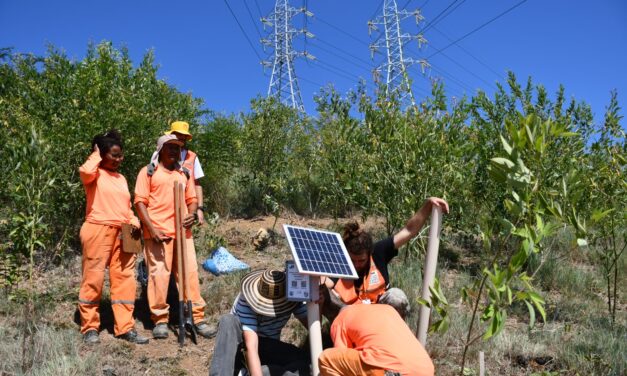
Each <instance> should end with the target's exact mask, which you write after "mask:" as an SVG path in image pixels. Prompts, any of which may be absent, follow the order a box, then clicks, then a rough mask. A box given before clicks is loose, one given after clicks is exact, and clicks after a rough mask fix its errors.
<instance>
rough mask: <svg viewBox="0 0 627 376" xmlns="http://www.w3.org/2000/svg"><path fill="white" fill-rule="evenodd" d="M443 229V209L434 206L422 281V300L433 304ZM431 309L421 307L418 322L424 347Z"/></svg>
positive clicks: (419, 335)
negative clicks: (432, 294) (431, 290)
mask: <svg viewBox="0 0 627 376" xmlns="http://www.w3.org/2000/svg"><path fill="white" fill-rule="evenodd" d="M441 227H442V209H440V208H439V207H437V206H434V207H433V209H431V228H429V240H428V242H427V257H426V258H425V269H424V274H423V279H422V298H423V299H424V300H426V301H427V302H429V303H431V292H430V291H429V287H433V280H434V279H435V269H436V266H437V264H438V248H439V246H440V229H441ZM430 315H431V309H430V308H429V307H427V306H420V317H419V319H418V320H419V321H418V341H420V343H421V344H422V346H424V347H426V345H427V330H428V329H429V317H430Z"/></svg>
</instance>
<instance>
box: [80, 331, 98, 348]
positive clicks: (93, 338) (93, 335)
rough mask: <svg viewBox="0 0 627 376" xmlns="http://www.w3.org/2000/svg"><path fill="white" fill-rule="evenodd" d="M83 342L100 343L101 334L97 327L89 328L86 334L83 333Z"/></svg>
mask: <svg viewBox="0 0 627 376" xmlns="http://www.w3.org/2000/svg"><path fill="white" fill-rule="evenodd" d="M83 342H85V343H86V344H88V345H93V344H96V343H100V336H99V335H98V331H97V330H96V329H91V330H88V331H87V332H86V333H85V334H83Z"/></svg>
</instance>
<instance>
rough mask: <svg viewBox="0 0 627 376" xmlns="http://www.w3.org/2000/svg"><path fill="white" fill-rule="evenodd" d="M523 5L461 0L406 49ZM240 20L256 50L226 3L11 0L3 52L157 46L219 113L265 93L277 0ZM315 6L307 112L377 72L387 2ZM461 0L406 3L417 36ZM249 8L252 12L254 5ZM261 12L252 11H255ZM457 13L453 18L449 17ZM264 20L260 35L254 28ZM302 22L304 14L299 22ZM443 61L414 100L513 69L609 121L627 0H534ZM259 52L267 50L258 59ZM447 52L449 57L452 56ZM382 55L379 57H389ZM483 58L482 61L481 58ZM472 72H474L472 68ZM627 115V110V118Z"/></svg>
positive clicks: (239, 4)
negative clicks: (378, 22)
mask: <svg viewBox="0 0 627 376" xmlns="http://www.w3.org/2000/svg"><path fill="white" fill-rule="evenodd" d="M519 2H520V0H475V1H464V0H457V2H455V4H454V5H453V6H452V7H451V8H449V10H452V9H454V11H452V12H451V13H450V14H448V15H447V16H446V17H445V18H443V19H441V20H440V21H439V22H437V23H435V25H434V26H433V27H431V28H430V29H429V30H427V31H426V33H425V37H426V38H427V39H428V40H429V41H430V42H431V43H432V44H431V45H428V46H427V47H426V48H423V49H422V50H419V49H418V48H417V44H415V43H413V44H411V45H408V47H407V48H406V54H407V55H409V56H414V57H418V58H420V57H427V56H430V55H431V54H433V53H435V52H437V50H438V49H440V48H443V47H445V46H447V45H448V44H449V43H450V42H449V39H448V38H450V39H452V40H456V39H457V38H459V37H462V36H464V35H465V34H466V33H468V32H470V31H472V30H473V29H475V28H476V27H478V26H480V25H482V24H483V23H485V22H487V21H489V20H490V19H492V18H493V17H495V16H497V15H499V14H500V13H502V12H504V11H505V10H507V9H509V8H511V7H512V6H514V5H516V4H517V3H519ZM228 3H229V5H230V6H231V8H232V9H233V11H234V13H235V15H236V17H237V19H238V20H239V22H240V23H241V25H242V27H243V28H244V30H245V32H246V34H247V35H248V37H249V38H250V39H251V41H252V42H253V44H254V50H253V48H252V47H251V46H250V45H249V43H248V42H247V40H246V38H245V36H244V33H242V31H241V30H240V29H239V27H238V25H237V23H236V21H235V19H234V18H233V16H232V15H231V13H230V12H229V10H228V8H227V6H226V4H225V2H224V0H210V1H208V0H205V1H181V2H172V1H160V0H159V1H119V0H108V1H64V0H58V1H30V0H21V1H9V0H0V46H1V47H14V49H15V51H17V52H33V53H35V54H43V53H45V50H46V45H47V44H49V43H50V44H53V45H54V46H56V47H58V48H61V49H63V50H65V52H66V53H67V54H68V55H69V56H71V57H74V58H76V59H81V58H83V57H84V55H85V51H86V47H87V44H88V43H89V42H90V41H91V42H99V41H101V40H105V39H106V40H110V41H112V42H113V43H114V44H115V45H116V46H117V47H120V46H126V47H128V48H129V50H130V53H131V57H132V58H133V60H134V62H135V63H138V62H139V61H140V58H141V56H142V55H143V54H144V53H145V52H146V51H147V50H149V49H154V51H155V54H156V61H157V62H158V64H159V65H160V71H159V72H160V73H159V74H160V77H161V78H163V79H165V80H166V81H167V82H169V83H170V84H171V85H173V86H175V87H177V88H178V89H179V90H181V91H184V92H192V93H193V94H194V95H195V96H198V97H201V98H203V99H204V100H205V104H206V107H207V108H209V109H212V110H216V111H218V112H225V113H231V112H239V111H245V110H247V109H248V106H249V100H250V99H251V98H253V97H254V96H256V95H258V94H261V95H265V94H266V92H267V90H268V82H269V79H270V77H269V74H270V70H269V69H266V71H265V73H264V70H263V69H262V67H261V65H260V63H259V59H258V57H257V54H259V55H260V56H262V57H264V58H265V57H266V56H267V52H264V51H263V50H262V48H261V44H260V43H259V34H258V30H257V29H259V32H261V33H264V31H263V28H262V25H261V23H260V22H259V21H258V20H259V16H260V14H264V15H265V14H267V13H269V12H270V11H271V9H272V8H273V5H274V1H270V0H228ZM291 3H292V5H293V6H296V7H301V6H303V5H304V4H305V3H307V5H308V8H309V9H310V11H312V12H313V13H314V14H315V16H314V17H312V18H310V19H309V20H308V22H307V28H308V30H309V31H310V32H312V33H313V34H315V35H316V38H314V39H311V40H310V41H308V42H307V43H306V44H305V42H304V41H303V39H302V38H297V39H296V40H295V41H294V46H295V48H296V49H297V50H301V51H302V50H303V49H305V48H306V49H307V51H308V52H309V53H311V54H313V55H315V56H316V57H317V58H318V61H317V62H310V63H307V62H306V61H304V60H300V61H297V62H296V73H297V75H298V76H300V77H302V78H303V79H302V80H301V81H300V87H301V92H302V97H303V101H304V104H305V108H306V110H307V112H309V113H314V112H315V104H314V102H313V96H314V94H315V93H316V92H318V91H319V88H320V85H326V84H328V83H333V84H334V85H335V87H336V88H337V89H338V90H339V91H340V92H342V93H344V92H346V91H347V90H348V89H349V88H353V87H355V85H356V82H357V80H358V77H363V78H364V79H366V80H367V82H368V83H369V85H371V84H372V76H371V74H370V73H369V69H370V68H369V65H374V63H372V61H371V60H370V51H369V49H368V47H367V43H368V41H371V40H373V39H371V37H369V35H368V28H367V21H368V20H369V19H370V18H371V17H372V16H373V15H375V14H376V12H377V10H379V11H380V4H381V3H382V1H380V0H361V1H358V0H342V1H337V0H318V1H314V0H311V1H307V0H291ZM453 3H454V0H427V1H425V0H410V1H408V0H397V4H398V6H399V8H401V7H403V6H404V5H405V4H407V9H410V10H413V9H416V8H417V7H421V6H422V11H423V14H424V16H425V21H424V23H422V24H421V25H420V26H416V24H415V22H414V21H413V20H412V19H407V20H405V21H404V22H403V27H404V30H405V31H406V32H409V33H415V32H417V31H418V30H419V29H421V28H422V27H424V26H425V25H427V24H428V23H429V22H430V21H432V20H433V19H435V18H436V16H438V14H440V13H441V12H442V11H443V10H444V9H445V8H446V7H448V6H449V5H451V4H453ZM246 5H248V9H247V7H246ZM249 10H250V13H251V14H252V17H251V16H250V15H249V12H248V11H249ZM444 14H446V13H444ZM253 19H254V20H255V22H256V26H257V28H255V23H253ZM295 23H296V26H297V27H299V28H300V27H302V25H303V17H302V16H300V17H298V18H297V19H295ZM459 45H461V46H462V47H463V49H464V50H466V51H468V52H470V54H468V53H466V52H465V51H464V50H462V49H460V48H459V47H457V46H455V45H453V46H452V47H450V48H448V49H446V50H445V51H444V54H438V55H436V56H434V57H432V58H431V59H430V60H429V62H430V63H431V64H432V66H433V68H432V69H431V70H430V71H428V72H427V74H426V75H424V76H423V75H422V74H421V73H420V72H419V68H418V67H414V68H411V70H410V72H412V76H413V80H414V83H415V85H414V87H415V95H416V96H417V98H418V99H421V98H422V97H423V96H424V95H425V92H426V91H427V90H428V89H429V79H430V78H429V77H441V78H442V79H443V80H444V82H445V84H446V86H447V91H448V93H449V94H450V95H455V96H461V95H463V94H464V93H465V94H469V95H472V93H474V92H475V91H476V90H477V89H483V90H485V91H487V92H488V93H491V92H493V90H494V82H495V81H501V82H503V81H504V77H505V72H506V71H507V70H508V69H509V70H512V71H513V72H515V73H516V75H517V76H518V77H519V79H520V80H521V81H524V80H525V79H526V77H527V76H529V75H531V76H532V77H533V79H534V82H535V83H540V84H543V85H544V86H545V87H546V88H547V90H548V91H549V93H551V94H553V93H554V92H555V91H556V90H557V88H558V86H559V84H560V83H561V84H564V86H565V87H566V93H567V96H568V97H575V98H576V99H579V100H585V101H586V102H588V103H589V104H590V105H591V106H592V109H593V111H594V114H595V118H596V119H597V121H598V120H601V119H602V115H603V113H604V109H605V106H606V105H607V103H608V101H609V97H610V90H612V89H617V90H618V93H619V101H620V102H621V104H622V107H623V108H627V74H626V73H625V67H627V1H624V0H602V1H595V2H591V1H584V0H550V1H549V0H528V1H526V2H524V3H523V4H522V5H520V6H519V7H517V8H515V9H514V10H512V11H511V12H509V13H507V14H506V15H504V16H502V17H500V18H498V19H497V20H495V21H494V22H492V23H491V24H489V25H487V26H486V27H484V28H483V29H481V30H479V31H477V32H475V33H473V34H472V35H470V36H468V37H467V38H465V39H463V40H462V41H461V42H460V43H459ZM255 51H256V52H255ZM445 55H446V56H445ZM381 59H382V55H378V56H376V57H375V63H378V62H380V61H381ZM477 59H478V60H480V61H481V62H482V63H479V62H478V61H477ZM462 67H463V68H462ZM622 113H623V114H625V111H624V110H623V111H622Z"/></svg>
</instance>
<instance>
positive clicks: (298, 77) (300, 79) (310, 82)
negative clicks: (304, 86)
mask: <svg viewBox="0 0 627 376" xmlns="http://www.w3.org/2000/svg"><path fill="white" fill-rule="evenodd" d="M296 78H297V79H298V80H299V81H304V82H307V83H309V84H312V85H315V86H318V87H323V86H325V85H323V84H321V83H319V82H315V81H312V80H308V79H306V78H305V77H301V76H296Z"/></svg>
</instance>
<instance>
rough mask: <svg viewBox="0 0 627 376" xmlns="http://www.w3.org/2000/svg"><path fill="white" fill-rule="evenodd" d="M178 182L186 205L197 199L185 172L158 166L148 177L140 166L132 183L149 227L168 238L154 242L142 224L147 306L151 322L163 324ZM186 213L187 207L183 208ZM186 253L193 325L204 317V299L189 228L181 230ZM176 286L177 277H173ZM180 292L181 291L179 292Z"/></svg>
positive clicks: (173, 263) (174, 269) (173, 260)
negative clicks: (147, 218) (146, 273)
mask: <svg viewBox="0 0 627 376" xmlns="http://www.w3.org/2000/svg"><path fill="white" fill-rule="evenodd" d="M175 181H179V182H180V183H183V184H184V185H185V203H186V205H190V204H192V203H194V202H196V201H197V199H196V191H195V186H194V176H193V174H192V176H191V177H190V178H189V180H188V179H187V177H186V176H185V174H184V173H183V172H181V171H178V170H173V171H170V170H168V169H166V168H165V167H163V166H162V165H159V166H158V167H157V168H156V169H155V171H154V173H153V175H152V176H148V172H147V168H146V167H144V168H142V169H141V171H139V175H137V181H136V184H135V204H137V203H139V202H141V203H143V204H144V205H146V210H147V211H148V216H149V217H150V220H151V221H152V224H153V226H154V227H155V228H156V229H157V230H158V231H161V232H163V234H165V235H167V236H169V237H171V238H172V239H171V240H169V241H167V242H162V243H157V242H155V241H153V240H152V239H151V238H150V232H149V231H148V229H147V228H146V227H144V255H145V257H146V265H147V267H148V305H149V306H150V313H151V317H152V321H153V322H154V323H155V324H160V323H167V322H168V313H169V309H170V306H169V304H167V302H166V298H167V295H168V284H169V281H170V274H171V273H174V275H175V277H178V275H177V273H178V272H177V264H176V257H174V254H175V249H174V248H175V243H176V242H175V236H176V233H175V224H174V192H173V186H174V182H175ZM183 210H184V214H187V207H185V208H184V209H183ZM185 242H186V245H187V254H186V261H187V265H186V269H185V276H186V281H185V282H186V283H187V286H188V291H189V293H190V296H188V299H190V300H191V301H192V315H193V316H194V322H195V323H196V324H198V323H200V322H201V321H203V320H204V316H205V301H204V300H203V298H202V297H201V296H200V286H199V283H198V263H197V262H196V250H195V248H194V239H193V238H192V231H191V230H186V231H185ZM177 287H179V291H180V286H178V278H177ZM181 293H182V292H181Z"/></svg>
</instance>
